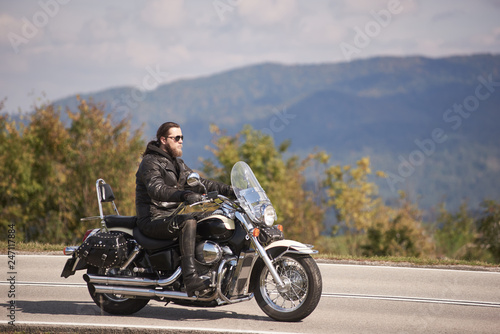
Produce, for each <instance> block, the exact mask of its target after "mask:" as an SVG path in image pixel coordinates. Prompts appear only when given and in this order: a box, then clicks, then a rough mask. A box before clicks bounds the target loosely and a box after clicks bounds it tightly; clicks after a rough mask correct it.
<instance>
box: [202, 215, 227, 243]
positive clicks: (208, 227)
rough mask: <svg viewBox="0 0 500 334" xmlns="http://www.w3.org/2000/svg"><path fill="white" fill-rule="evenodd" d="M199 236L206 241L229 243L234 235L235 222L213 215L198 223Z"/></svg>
mask: <svg viewBox="0 0 500 334" xmlns="http://www.w3.org/2000/svg"><path fill="white" fill-rule="evenodd" d="M196 234H197V235H199V236H201V238H202V239H205V240H213V241H218V242H224V241H228V240H229V239H230V238H231V237H232V236H233V234H234V220H232V219H229V218H227V217H226V216H223V215H217V214H216V215H211V216H208V217H206V218H203V219H202V220H200V221H198V226H197V232H196Z"/></svg>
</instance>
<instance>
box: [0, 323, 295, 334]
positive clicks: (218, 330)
mask: <svg viewBox="0 0 500 334" xmlns="http://www.w3.org/2000/svg"><path fill="white" fill-rule="evenodd" d="M0 323H1V324H7V323H8V322H7V321H1V322H0ZM16 325H39V326H40V325H42V326H58V327H67V326H76V327H82V328H88V327H105V328H126V329H130V328H133V329H142V330H147V329H158V330H173V331H200V332H202V333H203V332H214V333H255V334H298V333H290V332H275V331H255V330H242V329H222V328H203V327H173V326H146V325H129V324H126V325H118V324H98V323H90V322H88V323H84V322H45V321H16Z"/></svg>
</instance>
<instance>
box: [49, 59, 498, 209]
mask: <svg viewBox="0 0 500 334" xmlns="http://www.w3.org/2000/svg"><path fill="white" fill-rule="evenodd" d="M141 89H143V87H121V88H113V89H109V90H106V91H101V92H94V93H91V94H87V95H84V96H83V97H84V98H89V97H91V98H93V100H94V101H96V102H104V103H105V104H106V107H105V109H106V110H107V112H111V113H113V114H114V115H115V116H116V117H125V116H128V117H130V120H131V123H132V125H133V126H136V127H139V126H141V125H142V124H143V125H144V128H143V129H144V133H145V136H146V138H145V139H149V138H151V137H153V136H154V134H155V132H156V129H157V127H158V125H159V124H161V123H162V122H163V121H166V120H174V121H177V122H179V123H180V124H181V125H182V126H183V131H184V133H185V135H186V139H187V140H186V141H185V152H186V153H185V160H187V161H188V163H189V164H190V165H192V166H195V167H196V166H198V165H199V160H198V158H199V157H203V158H206V157H208V156H209V155H210V154H209V152H208V151H207V150H206V149H205V145H206V143H207V142H208V141H209V139H210V138H211V134H210V133H209V124H210V123H215V124H217V125H218V126H219V127H220V128H221V129H225V130H226V131H227V133H229V134H231V133H233V134H234V133H236V132H238V131H240V130H241V129H242V127H243V125H244V124H250V125H252V126H253V127H254V128H256V129H259V130H262V131H263V132H264V133H266V134H270V135H272V136H273V137H274V139H275V141H276V142H277V143H280V142H282V141H283V140H291V147H290V152H293V153H299V154H301V155H302V156H305V155H306V154H307V153H309V152H312V151H313V150H314V149H315V148H318V149H321V150H325V151H327V152H329V153H330V154H331V155H332V157H333V160H334V161H337V162H339V163H353V162H354V161H357V160H358V159H359V158H360V157H362V156H370V158H371V161H372V163H373V165H374V168H376V169H380V170H383V171H385V172H386V173H388V175H389V176H390V177H389V178H388V179H386V180H383V181H381V182H379V185H380V191H381V193H382V194H383V196H384V198H386V200H388V201H389V200H391V199H393V198H395V197H397V190H398V189H403V190H405V191H407V192H408V194H409V196H410V198H411V199H412V200H415V201H418V202H419V203H420V205H421V206H423V207H425V208H431V207H435V206H436V205H437V203H438V202H440V201H445V202H446V203H447V205H448V206H449V207H450V208H458V206H459V205H460V203H461V202H462V201H464V200H467V201H468V202H469V203H470V204H471V205H472V206H477V204H478V203H479V202H480V201H482V200H483V199H484V198H492V199H498V198H500V177H499V176H500V149H499V145H498V143H500V135H499V131H498V130H497V129H496V127H497V126H498V125H499V124H500V113H499V106H500V56H499V55H473V56H460V57H458V56H457V57H449V58H441V59H430V58H424V57H406V58H394V57H381V58H372V59H366V60H357V61H352V62H348V63H335V64H309V65H282V64H270V63H268V64H259V65H253V66H248V67H244V68H239V69H234V70H230V71H227V72H223V73H219V74H214V75H212V76H208V77H202V78H195V79H190V80H179V81H175V82H172V83H169V84H164V85H160V86H158V87H157V88H156V89H155V90H142V91H141ZM139 92H140V93H139ZM55 104H56V105H59V106H63V107H66V106H68V107H71V108H72V109H75V108H76V105H77V101H76V98H75V97H74V96H73V97H68V98H67V99H64V100H60V101H56V102H55Z"/></svg>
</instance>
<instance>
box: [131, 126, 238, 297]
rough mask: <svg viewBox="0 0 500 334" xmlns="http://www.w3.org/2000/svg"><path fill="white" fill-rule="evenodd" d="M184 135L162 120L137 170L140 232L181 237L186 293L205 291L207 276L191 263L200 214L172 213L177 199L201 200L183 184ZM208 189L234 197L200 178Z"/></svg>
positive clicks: (185, 169) (186, 170) (228, 189)
mask: <svg viewBox="0 0 500 334" xmlns="http://www.w3.org/2000/svg"><path fill="white" fill-rule="evenodd" d="M183 142H184V136H183V135H182V130H181V128H180V126H179V125H178V124H177V123H174V122H166V123H163V124H162V125H161V126H160V127H159V128H158V131H157V133H156V140H153V141H151V142H149V143H148V145H147V147H146V150H145V151H144V153H143V159H142V162H141V164H140V165H139V168H138V170H137V173H136V210H137V218H138V221H137V224H138V227H139V229H140V230H141V232H142V233H143V234H145V235H146V236H149V237H151V238H156V239H175V238H177V237H180V250H181V267H182V275H183V279H184V283H185V286H186V292H187V294H188V295H189V296H192V295H194V293H195V292H196V291H201V290H204V289H206V288H207V287H208V285H209V282H210V281H209V279H208V278H204V277H200V276H198V273H197V272H196V268H195V264H194V250H195V241H196V240H195V238H196V224H197V220H198V219H199V218H200V217H201V215H202V213H197V212H195V213H190V214H181V215H173V214H172V213H173V212H174V211H175V209H176V208H177V207H178V205H179V204H180V202H187V203H188V204H192V203H196V202H199V201H200V200H201V198H202V197H201V195H200V192H203V190H201V189H199V188H190V187H189V186H187V185H186V179H187V176H188V175H189V174H190V173H191V172H192V170H191V169H190V168H189V167H188V166H187V165H186V164H185V163H184V161H183V160H182V159H180V157H181V156H182V144H183ZM201 182H202V183H203V185H205V187H206V189H207V191H209V192H210V191H217V192H218V193H219V194H221V195H225V196H228V197H229V196H233V195H234V192H233V190H232V188H231V186H229V185H226V184H224V183H220V182H216V181H212V180H207V179H203V178H202V179H201Z"/></svg>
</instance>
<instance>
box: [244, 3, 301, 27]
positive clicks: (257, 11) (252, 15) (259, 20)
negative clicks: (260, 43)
mask: <svg viewBox="0 0 500 334" xmlns="http://www.w3.org/2000/svg"><path fill="white" fill-rule="evenodd" d="M236 7H237V10H238V12H239V13H240V15H241V17H243V18H244V19H246V20H248V22H250V23H252V24H254V25H274V24H283V23H285V22H289V21H291V20H293V19H294V18H295V16H296V14H297V4H296V1H295V0H252V1H239V2H237V5H236Z"/></svg>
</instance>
